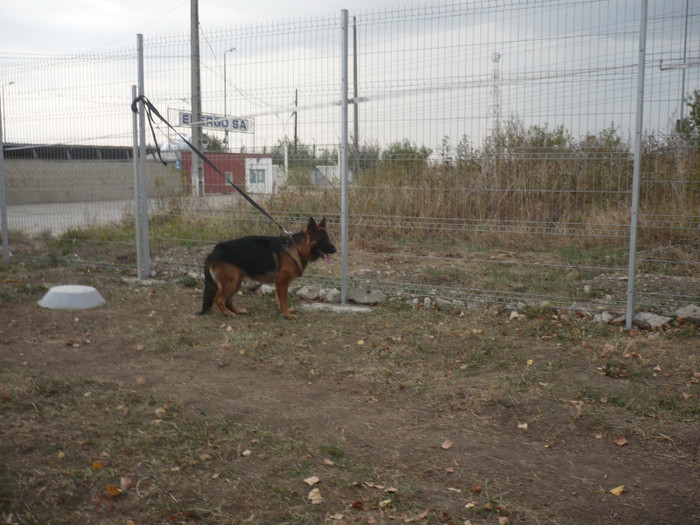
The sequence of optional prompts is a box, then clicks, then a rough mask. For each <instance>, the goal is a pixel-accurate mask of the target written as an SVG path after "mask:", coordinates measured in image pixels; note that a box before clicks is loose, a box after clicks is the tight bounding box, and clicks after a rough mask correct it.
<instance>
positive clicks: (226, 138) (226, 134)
mask: <svg viewBox="0 0 700 525" xmlns="http://www.w3.org/2000/svg"><path fill="white" fill-rule="evenodd" d="M235 50H236V48H235V47H232V48H231V49H227V50H226V51H224V118H225V119H227V120H228V112H227V111H226V85H227V82H226V53H232V52H234V51H235ZM224 149H225V150H226V152H227V153H228V126H226V130H225V131H224Z"/></svg>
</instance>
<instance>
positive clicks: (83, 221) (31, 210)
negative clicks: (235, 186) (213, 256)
mask: <svg viewBox="0 0 700 525" xmlns="http://www.w3.org/2000/svg"><path fill="white" fill-rule="evenodd" d="M162 202H163V201H162V200H161V199H149V200H148V206H149V213H152V212H154V211H156V210H157V209H158V207H159V206H161V205H162ZM230 202H231V196H230V195H229V196H227V195H207V196H206V197H202V198H200V199H198V200H197V201H196V204H194V205H193V208H194V207H201V208H202V209H216V208H220V207H222V206H225V205H227V204H230ZM126 216H131V217H133V216H134V201H133V200H131V199H130V200H118V201H93V202H61V203H51V204H21V205H12V206H7V224H8V226H9V229H10V231H11V232H12V231H18V230H19V231H22V232H24V233H26V234H28V235H38V234H40V233H42V232H50V233H51V234H52V235H54V236H56V235H61V234H63V233H65V232H66V231H67V230H70V229H71V228H84V227H86V226H95V225H102V224H111V223H114V222H120V221H121V220H123V219H124V217H126Z"/></svg>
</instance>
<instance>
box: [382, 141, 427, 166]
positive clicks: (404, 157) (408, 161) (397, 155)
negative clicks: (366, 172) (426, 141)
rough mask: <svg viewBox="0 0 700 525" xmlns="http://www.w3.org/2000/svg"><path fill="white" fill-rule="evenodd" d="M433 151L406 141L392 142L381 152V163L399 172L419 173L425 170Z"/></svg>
mask: <svg viewBox="0 0 700 525" xmlns="http://www.w3.org/2000/svg"><path fill="white" fill-rule="evenodd" d="M432 152H433V151H432V150H431V149H429V148H426V147H425V146H421V147H418V146H416V145H415V144H413V143H412V142H411V141H410V140H408V139H403V140H402V141H399V142H393V143H392V144H390V145H389V147H388V148H387V149H385V150H384V151H383V152H382V162H383V163H385V164H386V165H387V166H390V167H392V168H395V169H398V170H399V171H420V170H421V169H423V168H425V166H426V164H427V162H428V157H430V154H431V153H432Z"/></svg>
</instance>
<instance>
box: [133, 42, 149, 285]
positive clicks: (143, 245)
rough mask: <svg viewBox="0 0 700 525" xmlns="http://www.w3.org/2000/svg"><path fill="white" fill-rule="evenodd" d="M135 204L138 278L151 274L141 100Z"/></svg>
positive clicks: (140, 75) (140, 49)
mask: <svg viewBox="0 0 700 525" xmlns="http://www.w3.org/2000/svg"><path fill="white" fill-rule="evenodd" d="M136 38H137V42H138V92H139V96H143V95H144V93H145V88H144V67H143V35H142V34H138V35H136ZM136 192H137V196H136V206H137V207H138V209H139V214H138V216H139V222H138V224H137V225H136V227H137V230H140V235H139V236H137V239H139V238H140V242H138V241H137V242H138V244H139V250H140V252H141V256H142V261H141V265H140V269H139V279H145V278H147V277H149V276H150V275H151V261H150V249H149V241H148V180H147V178H146V111H145V107H144V104H143V102H140V103H139V165H138V181H137V186H136Z"/></svg>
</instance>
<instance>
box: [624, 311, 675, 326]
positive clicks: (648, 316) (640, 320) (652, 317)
mask: <svg viewBox="0 0 700 525" xmlns="http://www.w3.org/2000/svg"><path fill="white" fill-rule="evenodd" d="M632 321H633V322H634V323H635V324H636V325H637V326H639V327H640V328H650V329H652V330H657V329H659V328H663V326H664V325H668V323H670V322H671V318H670V317H664V316H661V315H656V314H652V313H651V312H641V313H638V314H637V315H635V316H634V317H633V318H632Z"/></svg>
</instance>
